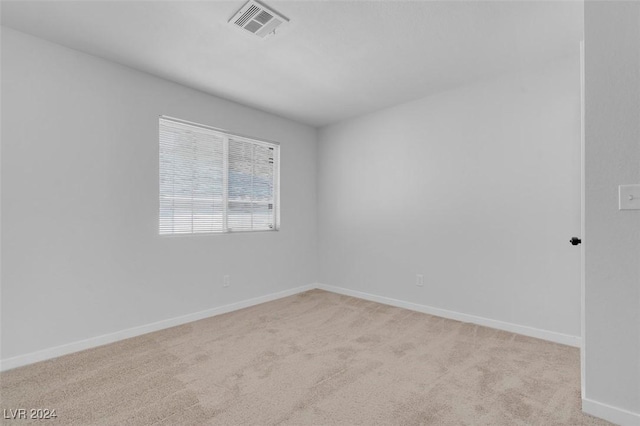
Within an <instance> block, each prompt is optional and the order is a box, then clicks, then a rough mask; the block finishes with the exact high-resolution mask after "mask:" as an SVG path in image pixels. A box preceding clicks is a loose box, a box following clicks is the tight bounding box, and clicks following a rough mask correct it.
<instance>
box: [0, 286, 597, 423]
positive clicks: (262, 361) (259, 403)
mask: <svg viewBox="0 0 640 426" xmlns="http://www.w3.org/2000/svg"><path fill="white" fill-rule="evenodd" d="M0 380H1V383H0V390H1V392H2V393H1V397H2V403H1V406H2V407H1V408H6V409H9V408H12V409H15V408H50V409H51V408H55V409H56V410H57V414H58V418H57V420H56V422H55V423H56V424H61V425H63V424H64V425H72V424H74V425H89V424H109V425H146V424H161V425H178V424H193V425H207V424H223V425H227V424H228V425H241V424H250V425H262V424H317V425H324V424H362V425H375V424H385V425H392V424H403V425H404V424H407V425H409V424H425V425H465V424H466V425H510V426H513V425H604V424H608V423H606V422H603V421H601V420H598V419H595V418H593V417H589V416H586V415H583V414H582V413H581V411H580V371H579V352H578V350H577V349H575V348H571V347H568V346H563V345H558V344H554V343H549V342H545V341H542V340H537V339H532V338H528V337H524V336H520V335H516V334H512V333H507V332H503V331H498V330H494V329H490V328H485V327H479V326H475V325H472V324H466V323H462V322H457V321H452V320H447V319H443V318H439V317H435V316H431V315H426V314H421V313H417V312H413V311H408V310H404V309H399V308H394V307H390V306H386V305H381V304H377V303H373V302H368V301H365V300H360V299H355V298H351V297H346V296H341V295H337V294H333V293H328V292H325V291H320V290H312V291H309V292H306V293H302V294H299V295H296V296H291V297H287V298H285V299H280V300H277V301H274V302H270V303H265V304H262V305H259V306H254V307H251V308H247V309H243V310H241V311H236V312H232V313H229V314H226V315H221V316H217V317H213V318H208V319H205V320H201V321H197V322H193V323H190V324H186V325H182V326H179V327H174V328H171V329H167V330H163V331H159V332H155V333H151V334H147V335H144V336H139V337H135V338H132V339H129V340H125V341H122V342H117V343H113V344H110V345H106V346H102V347H99V348H95V349H90V350H87V351H83V352H79V353H75V354H71V355H67V356H64V357H61V358H58V359H55V360H50V361H45V362H41V363H38V364H34V365H31V366H27V367H23V368H19V369H15V370H10V371H8V372H5V373H2V374H1V375H0ZM5 422H6V423H7V424H9V423H12V422H10V421H6V420H5ZM26 423H28V421H24V420H19V421H16V422H15V424H21V425H22V424H26ZM36 423H38V424H46V423H48V422H43V421H37V422H36Z"/></svg>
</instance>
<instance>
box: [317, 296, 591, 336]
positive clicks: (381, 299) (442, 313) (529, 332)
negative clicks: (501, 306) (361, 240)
mask: <svg viewBox="0 0 640 426" xmlns="http://www.w3.org/2000/svg"><path fill="white" fill-rule="evenodd" d="M316 286H317V288H319V289H322V290H326V291H330V292H333V293H338V294H344V295H346V296H352V297H357V298H360V299H365V300H370V301H372V302H378V303H382V304H385V305H391V306H396V307H398V308H404V309H410V310H412V311H417V312H423V313H425V314H431V315H436V316H439V317H443V318H449V319H453V320H457V321H462V322H470V323H473V324H478V325H482V326H485V327H491V328H497V329H498V330H504V331H509V332H511V333H517V334H523V335H525V336H530V337H535V338H538V339H543V340H548V341H551V342H555V343H560V344H563V345H569V346H575V347H578V348H579V347H580V341H581V339H580V337H578V336H571V335H569V334H562V333H556V332H555V331H549V330H542V329H540V328H534V327H528V326H526V325H519V324H513V323H510V322H504V321H498V320H494V319H490V318H483V317H478V316H475V315H469V314H463V313H460V312H455V311H449V310H446V309H440V308H434V307H432V306H427V305H420V304H418V303H412V302H405V301H404V300H398V299H392V298H390V297H385V296H378V295H375V294H369V293H364V292H361V291H356V290H350V289H347V288H342V287H335V286H332V285H327V284H317V285H316Z"/></svg>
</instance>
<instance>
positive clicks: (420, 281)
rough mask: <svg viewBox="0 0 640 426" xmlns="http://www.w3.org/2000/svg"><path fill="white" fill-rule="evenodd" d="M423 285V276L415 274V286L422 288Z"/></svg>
mask: <svg viewBox="0 0 640 426" xmlns="http://www.w3.org/2000/svg"><path fill="white" fill-rule="evenodd" d="M423 284H424V275H422V274H416V285H417V286H418V287H422V285H423Z"/></svg>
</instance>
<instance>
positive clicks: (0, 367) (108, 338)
mask: <svg viewBox="0 0 640 426" xmlns="http://www.w3.org/2000/svg"><path fill="white" fill-rule="evenodd" d="M314 288H315V286H314V285H311V284H309V285H304V286H301V287H296V288H292V289H289V290H284V291H280V292H277V293H271V294H267V295H264V296H259V297H254V298H253V299H247V300H242V301H240V302H235V303H231V304H228V305H224V306H219V307H217V308H212V309H207V310H204V311H200V312H194V313H191V314H187V315H182V316H179V317H175V318H170V319H166V320H162V321H158V322H154V323H151V324H146V325H141V326H138V327H133V328H128V329H125V330H121V331H116V332H115V333H109V334H103V335H102V336H97V337H91V338H89V339H86V340H80V341H77V342H72V343H67V344H65V345H60V346H55V347H53V348H48V349H43V350H40V351H37V352H31V353H28V354H24V355H18V356H14V357H12V358H7V359H3V360H1V361H0V371H6V370H10V369H12V368H16V367H22V366H24V365H28V364H33V363H35V362H39V361H44V360H47V359H51V358H57V357H59V356H62V355H67V354H70V353H73V352H78V351H82V350H85V349H90V348H95V347H96V346H102V345H106V344H108V343H113V342H117V341H119V340H124V339H128V338H131V337H135V336H140V335H142V334H147V333H151V332H153V331H158V330H164V329H165V328H170V327H175V326H177V325H182V324H186V323H189V322H193V321H197V320H200V319H203V318H209V317H213V316H216V315H221V314H226V313H228V312H232V311H237V310H239V309H243V308H248V307H249V306H254V305H259V304H261V303H265V302H271V301H272V300H277V299H282V298H283V297H287V296H292V295H294V294H298V293H302V292H305V291H308V290H312V289H314Z"/></svg>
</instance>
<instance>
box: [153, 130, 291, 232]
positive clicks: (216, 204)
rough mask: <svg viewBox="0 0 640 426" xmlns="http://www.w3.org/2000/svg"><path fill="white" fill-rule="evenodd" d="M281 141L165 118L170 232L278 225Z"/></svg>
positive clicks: (163, 216)
mask: <svg viewBox="0 0 640 426" xmlns="http://www.w3.org/2000/svg"><path fill="white" fill-rule="evenodd" d="M279 154H280V146H279V145H278V144H276V143H272V142H265V141H260V140H256V139H250V138H246V137H241V136H237V135H232V134H229V133H226V132H224V131H222V130H217V129H214V128H210V127H207V126H202V125H197V124H193V123H188V122H184V121H180V120H176V119H170V118H167V117H161V118H160V224H159V232H160V234H161V235H165V234H197V233H216V232H235V231H269V230H277V229H278V226H279V223H278V192H279V191H278V180H279V156H280V155H279Z"/></svg>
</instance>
